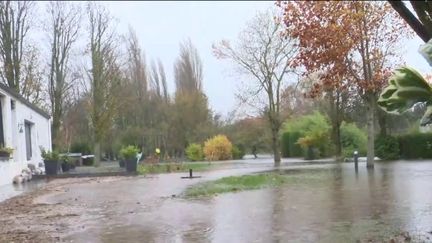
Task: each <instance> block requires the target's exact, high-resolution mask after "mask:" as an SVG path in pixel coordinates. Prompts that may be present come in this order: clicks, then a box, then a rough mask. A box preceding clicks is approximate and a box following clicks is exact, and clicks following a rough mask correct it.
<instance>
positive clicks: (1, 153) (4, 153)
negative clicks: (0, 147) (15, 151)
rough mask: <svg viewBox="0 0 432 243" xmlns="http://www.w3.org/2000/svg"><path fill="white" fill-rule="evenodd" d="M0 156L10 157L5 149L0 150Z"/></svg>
mask: <svg viewBox="0 0 432 243" xmlns="http://www.w3.org/2000/svg"><path fill="white" fill-rule="evenodd" d="M0 157H5V158H9V157H10V153H9V152H6V151H0Z"/></svg>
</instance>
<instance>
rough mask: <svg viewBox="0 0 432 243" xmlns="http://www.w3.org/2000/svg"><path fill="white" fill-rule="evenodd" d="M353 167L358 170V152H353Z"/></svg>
mask: <svg viewBox="0 0 432 243" xmlns="http://www.w3.org/2000/svg"><path fill="white" fill-rule="evenodd" d="M354 167H355V169H356V170H357V169H358V152H357V151H354Z"/></svg>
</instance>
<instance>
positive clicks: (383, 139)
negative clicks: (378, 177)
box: [375, 136, 399, 160]
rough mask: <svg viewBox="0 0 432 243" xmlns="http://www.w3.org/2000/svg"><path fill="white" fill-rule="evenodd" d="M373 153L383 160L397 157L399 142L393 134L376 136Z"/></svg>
mask: <svg viewBox="0 0 432 243" xmlns="http://www.w3.org/2000/svg"><path fill="white" fill-rule="evenodd" d="M375 154H376V156H378V158H380V159H383V160H395V159H398V158H399V142H398V140H397V138H395V137H393V136H378V137H377V138H376V139H375Z"/></svg>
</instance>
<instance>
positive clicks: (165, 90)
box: [158, 59, 169, 103]
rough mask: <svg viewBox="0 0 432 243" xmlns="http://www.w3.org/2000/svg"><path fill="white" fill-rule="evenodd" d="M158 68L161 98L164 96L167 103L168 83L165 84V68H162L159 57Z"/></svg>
mask: <svg viewBox="0 0 432 243" xmlns="http://www.w3.org/2000/svg"><path fill="white" fill-rule="evenodd" d="M158 69H159V76H160V81H161V89H162V94H163V98H164V101H165V103H168V100H169V97H168V85H167V80H166V74H165V69H164V67H163V64H162V62H161V60H160V59H158Z"/></svg>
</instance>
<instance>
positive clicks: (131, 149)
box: [120, 145, 139, 160]
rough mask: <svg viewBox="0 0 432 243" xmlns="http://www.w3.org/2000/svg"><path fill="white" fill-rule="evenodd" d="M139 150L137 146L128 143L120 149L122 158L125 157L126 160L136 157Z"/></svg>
mask: <svg viewBox="0 0 432 243" xmlns="http://www.w3.org/2000/svg"><path fill="white" fill-rule="evenodd" d="M138 152H139V149H138V147H137V146H134V145H128V146H126V147H122V149H120V156H121V157H122V159H125V160H130V159H136V156H137V154H138Z"/></svg>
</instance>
